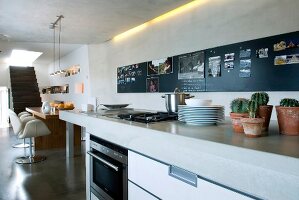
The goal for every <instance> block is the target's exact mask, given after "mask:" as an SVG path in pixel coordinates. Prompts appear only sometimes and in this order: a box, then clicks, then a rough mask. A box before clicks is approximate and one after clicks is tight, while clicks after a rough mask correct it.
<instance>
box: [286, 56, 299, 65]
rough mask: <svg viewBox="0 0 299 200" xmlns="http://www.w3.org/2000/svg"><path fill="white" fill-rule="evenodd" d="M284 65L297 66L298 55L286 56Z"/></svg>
mask: <svg viewBox="0 0 299 200" xmlns="http://www.w3.org/2000/svg"><path fill="white" fill-rule="evenodd" d="M286 63H287V64H297V63H299V54H292V55H287V57H286Z"/></svg>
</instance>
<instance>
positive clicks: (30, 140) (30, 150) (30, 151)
mask: <svg viewBox="0 0 299 200" xmlns="http://www.w3.org/2000/svg"><path fill="white" fill-rule="evenodd" d="M29 145H30V146H29V157H31V158H32V157H33V154H32V138H30V139H29Z"/></svg>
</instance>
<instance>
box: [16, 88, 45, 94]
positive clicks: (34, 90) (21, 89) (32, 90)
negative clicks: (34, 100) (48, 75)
mask: <svg viewBox="0 0 299 200" xmlns="http://www.w3.org/2000/svg"><path fill="white" fill-rule="evenodd" d="M11 90H14V92H22V91H27V92H39V88H38V87H12V88H11ZM30 94H31V93H30Z"/></svg>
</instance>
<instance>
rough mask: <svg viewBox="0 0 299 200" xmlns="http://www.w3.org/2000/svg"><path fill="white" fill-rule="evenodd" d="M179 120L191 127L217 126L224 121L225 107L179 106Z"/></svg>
mask: <svg viewBox="0 0 299 200" xmlns="http://www.w3.org/2000/svg"><path fill="white" fill-rule="evenodd" d="M178 120H179V121H182V122H186V123H187V124H191V125H215V124H217V123H220V122H222V121H223V120H224V107H223V106H218V105H211V106H192V107H191V106H187V105H179V106H178Z"/></svg>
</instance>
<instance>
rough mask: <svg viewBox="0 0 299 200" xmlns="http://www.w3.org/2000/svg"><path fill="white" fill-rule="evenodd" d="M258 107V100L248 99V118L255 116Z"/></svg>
mask: <svg viewBox="0 0 299 200" xmlns="http://www.w3.org/2000/svg"><path fill="white" fill-rule="evenodd" d="M258 107H259V104H258V102H256V101H254V100H250V101H249V102H248V112H249V117H250V118H256V113H257V109H258Z"/></svg>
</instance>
